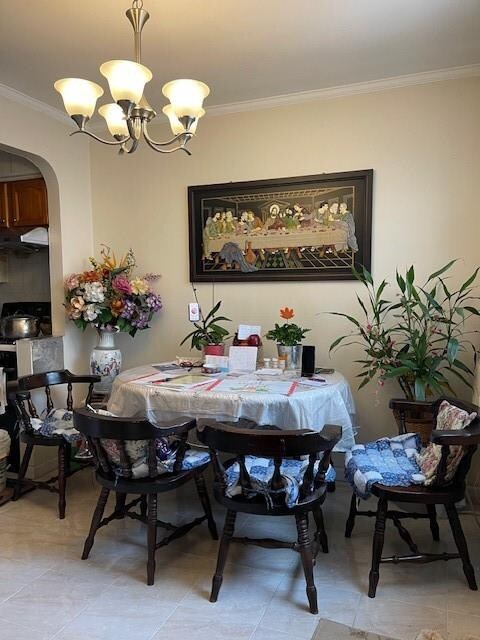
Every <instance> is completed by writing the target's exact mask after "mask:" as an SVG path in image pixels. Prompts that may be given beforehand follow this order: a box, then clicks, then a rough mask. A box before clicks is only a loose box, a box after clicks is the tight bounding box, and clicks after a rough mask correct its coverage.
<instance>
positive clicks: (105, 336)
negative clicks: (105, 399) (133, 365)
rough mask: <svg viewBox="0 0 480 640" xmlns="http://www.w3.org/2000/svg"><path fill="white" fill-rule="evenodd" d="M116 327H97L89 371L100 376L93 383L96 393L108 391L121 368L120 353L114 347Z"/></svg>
mask: <svg viewBox="0 0 480 640" xmlns="http://www.w3.org/2000/svg"><path fill="white" fill-rule="evenodd" d="M117 332H118V329H117V330H115V329H113V331H112V330H111V329H102V328H99V329H97V333H98V342H97V345H96V347H95V348H94V349H93V350H92V353H91V355H90V371H91V373H92V374H93V375H97V376H101V377H102V379H101V381H100V382H97V383H96V384H95V391H97V392H98V393H106V394H108V393H110V392H111V390H112V385H113V381H114V380H115V378H116V377H117V376H118V374H119V373H120V370H121V368H122V353H121V351H120V349H117V348H116V347H115V334H116V333H117Z"/></svg>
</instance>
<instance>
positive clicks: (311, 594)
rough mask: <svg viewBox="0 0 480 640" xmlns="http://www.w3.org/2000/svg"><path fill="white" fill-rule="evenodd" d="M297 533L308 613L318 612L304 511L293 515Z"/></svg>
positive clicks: (310, 548) (306, 518)
mask: <svg viewBox="0 0 480 640" xmlns="http://www.w3.org/2000/svg"><path fill="white" fill-rule="evenodd" d="M295 520H296V523H297V534H298V550H299V552H300V557H301V559H302V565H303V573H304V574H305V582H306V583H307V598H308V604H309V605H310V613H318V604H317V589H316V587H315V582H314V580H313V555H312V547H311V545H310V538H309V536H308V516H307V514H305V513H302V514H297V515H295Z"/></svg>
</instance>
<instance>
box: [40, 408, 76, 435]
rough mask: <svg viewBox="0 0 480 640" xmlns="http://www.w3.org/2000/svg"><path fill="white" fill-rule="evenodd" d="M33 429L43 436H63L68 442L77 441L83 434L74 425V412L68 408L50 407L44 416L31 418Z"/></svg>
mask: <svg viewBox="0 0 480 640" xmlns="http://www.w3.org/2000/svg"><path fill="white" fill-rule="evenodd" d="M30 423H31V425H32V429H33V430H34V431H35V432H36V433H37V434H39V435H41V436H47V437H48V436H63V437H64V438H65V440H66V441H67V442H75V441H78V440H80V439H81V438H82V435H81V434H80V433H79V432H78V431H77V430H76V429H75V427H74V426H73V412H72V411H69V410H68V409H50V411H48V412H47V411H45V413H44V415H43V416H42V418H31V419H30Z"/></svg>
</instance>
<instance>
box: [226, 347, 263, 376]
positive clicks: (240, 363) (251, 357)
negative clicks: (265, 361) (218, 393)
mask: <svg viewBox="0 0 480 640" xmlns="http://www.w3.org/2000/svg"><path fill="white" fill-rule="evenodd" d="M257 354H258V348H257V347H230V351H229V352H228V366H229V369H230V371H247V372H250V371H255V369H256V368H257Z"/></svg>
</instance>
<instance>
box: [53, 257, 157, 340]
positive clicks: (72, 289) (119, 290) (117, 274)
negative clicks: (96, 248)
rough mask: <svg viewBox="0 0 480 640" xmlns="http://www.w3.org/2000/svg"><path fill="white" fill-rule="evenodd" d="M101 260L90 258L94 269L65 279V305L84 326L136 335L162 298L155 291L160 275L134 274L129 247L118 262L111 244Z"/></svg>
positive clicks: (80, 325)
mask: <svg viewBox="0 0 480 640" xmlns="http://www.w3.org/2000/svg"><path fill="white" fill-rule="evenodd" d="M101 256H102V261H101V262H98V261H97V260H95V259H94V258H90V263H91V265H92V269H91V270H90V271H84V272H83V273H73V274H72V275H70V276H68V278H67V279H66V280H65V300H66V303H65V308H66V310H67V316H68V317H69V318H70V320H73V322H74V323H75V324H76V325H77V327H79V328H80V329H82V330H83V331H84V330H85V329H86V327H87V326H88V325H93V326H94V327H96V328H97V329H107V330H108V329H110V330H111V331H124V332H125V333H129V334H130V335H131V336H134V335H135V333H136V332H137V331H138V330H142V329H148V328H149V322H150V321H151V319H152V318H153V316H154V314H155V313H158V312H159V311H160V309H161V308H162V301H161V299H160V297H159V296H158V294H157V293H155V291H154V290H153V288H152V287H153V285H154V283H155V282H156V281H157V280H158V278H159V277H160V276H157V275H153V274H147V275H145V276H143V278H140V277H138V276H136V277H134V276H133V273H132V272H133V270H134V268H135V266H136V261H135V256H134V254H133V251H132V250H131V249H130V250H129V251H128V253H127V254H126V255H125V256H124V257H123V258H122V260H120V262H118V263H117V260H116V258H115V254H113V253H112V252H111V250H110V248H108V247H104V248H103V249H102V251H101Z"/></svg>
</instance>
